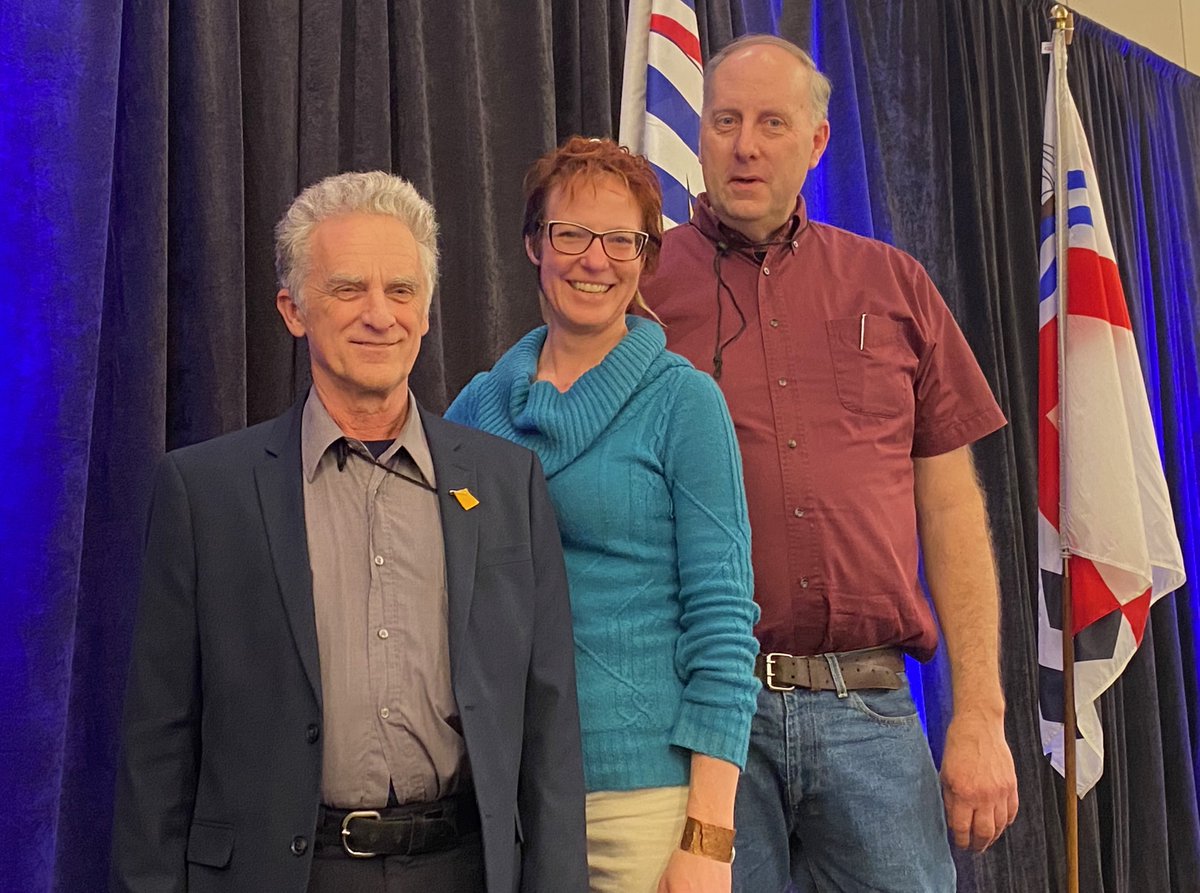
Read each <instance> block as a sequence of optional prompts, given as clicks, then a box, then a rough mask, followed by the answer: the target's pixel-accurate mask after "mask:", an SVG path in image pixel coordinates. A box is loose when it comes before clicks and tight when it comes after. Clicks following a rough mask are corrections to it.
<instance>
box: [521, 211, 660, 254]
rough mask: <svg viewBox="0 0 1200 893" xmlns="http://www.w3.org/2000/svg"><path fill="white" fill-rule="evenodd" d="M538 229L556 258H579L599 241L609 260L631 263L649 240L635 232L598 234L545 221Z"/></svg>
mask: <svg viewBox="0 0 1200 893" xmlns="http://www.w3.org/2000/svg"><path fill="white" fill-rule="evenodd" d="M542 226H544V227H546V232H547V233H549V235H550V246H551V247H552V248H553V249H554V250H555V251H557V252H559V253H560V254H583V253H584V252H585V251H587V250H588V249H589V248H591V247H592V242H593V241H595V240H596V239H599V240H600V247H602V248H603V249H604V253H605V254H607V255H608V256H609V257H610V258H611V259H612V260H635V259H636V258H637V257H638V256H639V255H641V253H642V249H644V248H645V247H646V241H647V240H648V239H649V238H650V236H649V235H647V234H646V233H644V232H641V231H640V230H636V229H610V230H606V231H605V232H602V233H598V232H596V231H595V230H590V229H588V228H587V227H586V226H581V225H580V224H578V223H570V222H568V221H566V220H547V221H545V222H544V223H543V224H542Z"/></svg>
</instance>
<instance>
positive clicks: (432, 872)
mask: <svg viewBox="0 0 1200 893" xmlns="http://www.w3.org/2000/svg"><path fill="white" fill-rule="evenodd" d="M486 890H487V887H486V886H485V884H484V876H483V842H482V840H481V838H480V835H479V832H478V831H476V832H474V833H472V834H467V835H464V836H463V838H462V840H461V842H460V843H459V844H458V845H457V846H455V847H453V848H451V849H448V850H442V851H440V852H437V853H423V854H421V855H419V856H375V857H373V858H371V859H351V858H348V857H346V856H344V855H343V856H337V855H334V856H320V855H318V856H315V857H314V858H313V862H312V874H310V875H309V879H308V893H486Z"/></svg>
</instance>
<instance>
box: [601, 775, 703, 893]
mask: <svg viewBox="0 0 1200 893" xmlns="http://www.w3.org/2000/svg"><path fill="white" fill-rule="evenodd" d="M687 799H688V789H687V786H686V785H684V786H682V787H675V788H644V789H642V790H639V791H596V792H594V793H591V794H588V795H587V849H588V880H589V885H588V886H589V888H590V890H591V893H656V891H657V890H658V880H659V878H661V877H662V873H663V872H664V871H666V870H667V862H668V861H669V860H670V858H671V854H672V853H674V852H675V850H677V849H679V839H680V837H682V836H683V823H684V821H685V820H686V819H687Z"/></svg>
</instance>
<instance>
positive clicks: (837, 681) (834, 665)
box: [822, 654, 848, 698]
mask: <svg viewBox="0 0 1200 893" xmlns="http://www.w3.org/2000/svg"><path fill="white" fill-rule="evenodd" d="M822 657H824V658H825V663H827V664H829V675H830V676H832V677H833V684H834V687H835V688H836V690H837V696H838V697H839V698H844V697H846V696H847V695H848V692H847V691H846V680H845V679H843V678H842V665H841V664H840V663H838V659H837V655H836V654H824V655H822Z"/></svg>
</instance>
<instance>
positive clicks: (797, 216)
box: [691, 192, 808, 251]
mask: <svg viewBox="0 0 1200 893" xmlns="http://www.w3.org/2000/svg"><path fill="white" fill-rule="evenodd" d="M691 222H692V225H693V226H695V227H696V229H698V230H700V232H701V233H703V234H704V235H705V237H706V238H708V239H709V241H711V242H722V241H727V240H728V239H729V237H730V236H731V235H732V236H734V237H735V238H736V237H739V236H740V237H741V238H743V239H744V238H745V236H742V235H741V233H739V232H737V230H735V229H733V228H732V227H728V226H726V225H725V224H723V223H722V222H721V221H720V220H719V219H718V218H717V214H716V212H715V211H714V210H713V209H712V205H710V204H709V203H708V193H707V192H702V193H700V195H699V197H698V198H697V199H696V204H695V206H694V208H693V211H692V221H691ZM807 225H808V206H807V205H806V204H805V202H804V196H803V195H797V196H796V207H795V209H794V210H793V211H792V216H791V217H790V218H789V219H788V222H787V223H786V224H785V231H786V232H789V233H791V234H792V235H791V236H790V238H791V240H792V243H791V245H790V246H788V247H789V249H790V250H792V251H795V250H796V247H797V246H796V242H797V234H799V233H801V232H803V231H804V228H805V227H806V226H807Z"/></svg>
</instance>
